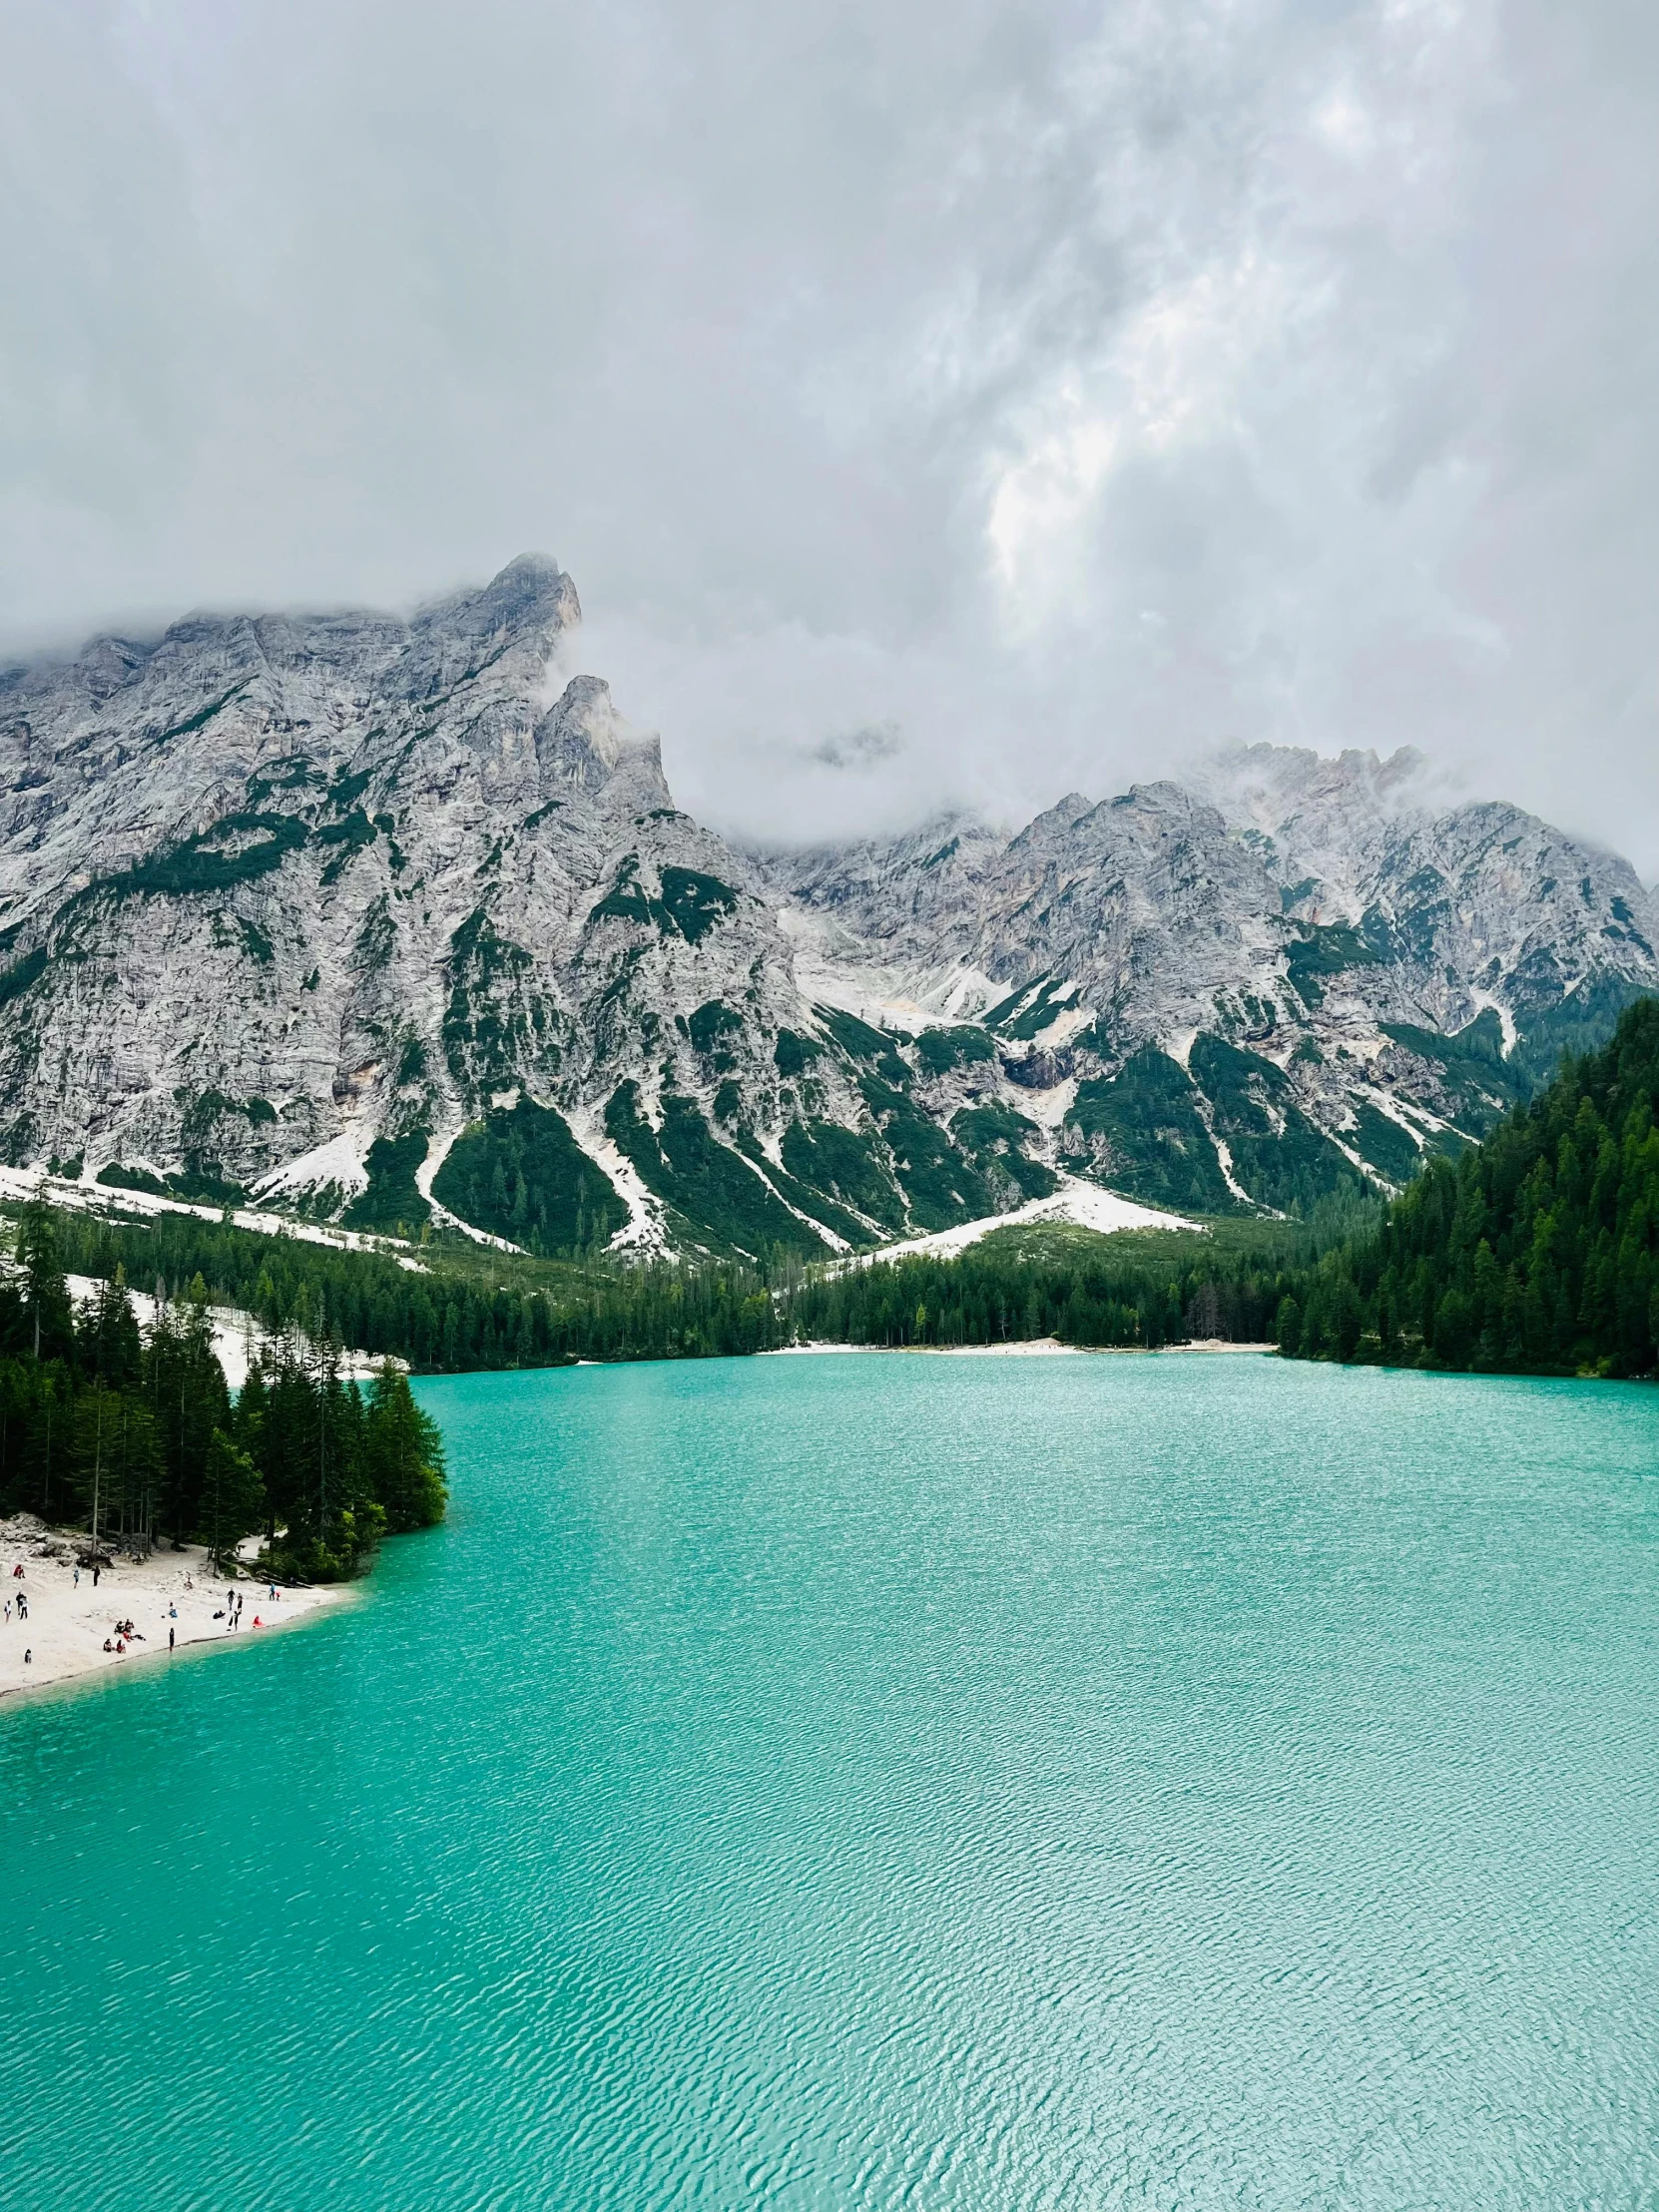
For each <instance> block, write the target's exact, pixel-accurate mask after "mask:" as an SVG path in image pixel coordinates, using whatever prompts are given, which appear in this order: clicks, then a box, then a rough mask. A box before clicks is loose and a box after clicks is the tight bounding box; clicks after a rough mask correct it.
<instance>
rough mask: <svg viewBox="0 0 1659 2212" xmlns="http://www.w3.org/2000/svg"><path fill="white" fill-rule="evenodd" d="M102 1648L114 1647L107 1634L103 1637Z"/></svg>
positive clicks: (107, 1649) (110, 1648)
mask: <svg viewBox="0 0 1659 2212" xmlns="http://www.w3.org/2000/svg"><path fill="white" fill-rule="evenodd" d="M104 1649H105V1650H106V1651H114V1649H115V1646H114V1644H112V1643H111V1642H110V1639H109V1638H108V1636H106V1637H105V1638H104Z"/></svg>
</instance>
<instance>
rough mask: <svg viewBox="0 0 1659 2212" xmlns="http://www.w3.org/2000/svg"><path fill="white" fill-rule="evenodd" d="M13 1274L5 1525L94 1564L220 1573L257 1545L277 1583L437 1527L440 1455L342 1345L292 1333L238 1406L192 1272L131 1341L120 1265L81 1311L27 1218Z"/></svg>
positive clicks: (204, 1296)
mask: <svg viewBox="0 0 1659 2212" xmlns="http://www.w3.org/2000/svg"><path fill="white" fill-rule="evenodd" d="M16 1260H17V1264H16V1268H15V1271H14V1272H13V1274H12V1275H11V1276H10V1277H9V1278H8V1279H7V1280H5V1281H4V1282H0V1511H5V1512H19V1511H28V1512H34V1513H38V1514H39V1515H40V1516H41V1518H42V1519H43V1520H47V1521H55V1522H69V1523H73V1524H74V1525H76V1526H78V1527H83V1528H85V1529H87V1531H88V1540H89V1543H94V1542H96V1546H97V1547H100V1548H105V1549H108V1548H111V1547H113V1548H119V1549H123V1550H136V1551H140V1552H146V1551H148V1550H150V1549H151V1548H153V1547H154V1546H156V1545H158V1544H165V1543H176V1544H182V1543H186V1542H196V1543H203V1544H206V1545H207V1547H208V1548H209V1550H210V1552H211V1553H212V1554H213V1557H214V1560H215V1562H216V1563H218V1564H225V1563H228V1562H229V1561H230V1559H231V1557H232V1555H233V1554H234V1552H235V1551H236V1547H237V1545H238V1544H239V1543H240V1542H241V1541H242V1540H243V1539H244V1538H245V1537H248V1536H252V1535H263V1536H264V1537H265V1539H266V1543H265V1550H264V1554H263V1556H264V1557H265V1559H266V1561H267V1563H268V1565H269V1567H270V1570H271V1572H272V1573H273V1575H275V1576H278V1577H280V1578H281V1579H283V1580H287V1581H307V1582H326V1581H340V1580H344V1579H346V1578H347V1577H349V1576H351V1575H354V1574H356V1573H359V1572H360V1571H361V1570H362V1568H363V1567H364V1566H365V1565H366V1564H367V1561H368V1559H369V1558H370V1556H371V1555H372V1553H373V1550H374V1547H375V1545H376V1544H377V1542H378V1541H379V1538H380V1537H381V1535H383V1534H398V1533H401V1532H404V1531H407V1530H410V1529H415V1528H422V1527H426V1526H429V1525H430V1524H431V1523H433V1522H435V1521H438V1520H441V1519H442V1517H443V1510H444V1502H445V1488H444V1463H443V1447H442V1442H441V1439H440V1438H439V1436H438V1432H437V1428H436V1425H435V1424H434V1423H433V1422H432V1421H431V1420H430V1419H429V1418H428V1417H427V1415H426V1414H424V1413H423V1412H422V1411H421V1410H420V1408H419V1407H418V1406H417V1405H416V1404H415V1402H414V1399H413V1397H412V1395H411V1394H410V1390H409V1385H408V1383H407V1382H406V1381H405V1379H404V1377H403V1376H402V1375H401V1374H400V1373H399V1372H398V1371H397V1370H396V1369H395V1368H393V1367H391V1366H389V1365H388V1366H383V1367H382V1368H381V1370H380V1372H379V1373H378V1374H377V1375H376V1376H375V1377H374V1379H373V1381H372V1382H371V1383H370V1384H369V1387H368V1390H367V1392H366V1394H365V1393H364V1392H363V1391H362V1390H360V1389H359V1388H358V1386H357V1385H356V1384H355V1383H347V1382H344V1381H342V1379H341V1377H340V1373H339V1350H338V1346H337V1343H335V1342H333V1341H330V1340H329V1339H328V1338H327V1337H326V1336H325V1335H324V1336H322V1337H319V1338H317V1339H315V1340H312V1339H307V1338H305V1337H302V1336H301V1335H300V1334H299V1333H298V1332H297V1330H294V1331H290V1332H289V1334H288V1335H287V1336H286V1337H285V1338H284V1339H281V1340H278V1342H277V1344H276V1346H275V1347H274V1348H273V1349H271V1350H270V1351H269V1352H268V1354H267V1356H266V1358H265V1359H264V1361H263V1362H262V1363H260V1364H257V1365H256V1366H255V1367H254V1368H253V1369H252V1370H251V1372H250V1375H249V1378H248V1381H247V1383H245V1384H244V1386H243V1388H242V1389H241V1391H240V1392H239V1393H238V1394H237V1396H236V1399H235V1401H234V1402H233V1399H232V1396H231V1392H230V1389H229V1387H228V1386H227V1383H226V1380H225V1371H224V1369H223V1368H222V1367H221V1365H220V1363H219V1360H218V1358H217V1357H216V1355H215V1352H214V1343H213V1322H212V1318H211V1314H210V1311H209V1292H208V1286H207V1284H206V1282H205V1281H204V1279H203V1277H202V1276H201V1275H200V1273H198V1274H196V1275H195V1276H194V1277H193V1278H192V1279H191V1280H190V1281H189V1282H188V1284H186V1285H184V1286H183V1287H182V1288H181V1289H180V1290H179V1291H178V1292H177V1293H176V1294H175V1295H173V1296H171V1297H170V1296H168V1295H167V1294H166V1286H165V1284H162V1285H159V1286H158V1289H159V1291H160V1293H161V1295H160V1296H159V1297H158V1300H157V1304H156V1310H155V1319H154V1321H153V1323H152V1325H151V1326H150V1327H149V1328H148V1329H141V1328H140V1326H139V1323H138V1321H137V1319H136V1317H135V1315H134V1312H133V1308H132V1302H131V1300H130V1299H129V1297H128V1294H127V1280H126V1274H125V1270H124V1269H123V1268H122V1267H121V1266H120V1264H119V1262H118V1263H117V1264H116V1266H115V1268H114V1270H113V1272H112V1273H111V1274H110V1275H109V1276H108V1277H107V1278H106V1279H105V1280H104V1281H103V1282H102V1283H101V1284H100V1287H99V1289H98V1291H97V1293H96V1295H95V1296H94V1297H93V1298H92V1299H91V1300H89V1301H87V1302H86V1303H85V1304H84V1305H83V1306H82V1307H81V1309H80V1311H79V1312H77V1311H76V1310H75V1307H74V1304H73V1302H72V1300H71V1298H70V1295H69V1289H68V1285H67V1283H66V1280H65V1269H64V1265H63V1255H62V1252H61V1250H60V1245H59V1236H58V1222H57V1221H56V1220H55V1218H54V1216H53V1215H52V1214H51V1213H50V1212H48V1211H47V1209H45V1208H44V1207H29V1208H27V1209H25V1211H24V1213H23V1216H22V1219H21V1221H20V1222H19V1225H18V1232H17V1246H16Z"/></svg>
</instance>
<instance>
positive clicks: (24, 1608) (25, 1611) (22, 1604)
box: [17, 1590, 29, 1621]
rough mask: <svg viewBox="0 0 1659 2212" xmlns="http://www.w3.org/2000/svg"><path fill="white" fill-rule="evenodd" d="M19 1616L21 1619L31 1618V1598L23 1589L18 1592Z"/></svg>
mask: <svg viewBox="0 0 1659 2212" xmlns="http://www.w3.org/2000/svg"><path fill="white" fill-rule="evenodd" d="M17 1617H18V1619H19V1620H20V1621H26V1620H27V1619H28V1618H29V1600H28V1599H27V1598H26V1597H25V1596H24V1595H23V1592H22V1591H21V1590H19V1591H18V1593H17Z"/></svg>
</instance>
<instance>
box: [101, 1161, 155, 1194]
mask: <svg viewBox="0 0 1659 2212" xmlns="http://www.w3.org/2000/svg"><path fill="white" fill-rule="evenodd" d="M98 1181H99V1182H100V1183H102V1184H103V1185H104V1187H105V1189H106V1190H111V1191H148V1192H149V1194H150V1196H151V1197H152V1198H168V1197H171V1195H172V1194H171V1192H170V1191H169V1190H168V1187H167V1185H166V1184H165V1183H164V1182H163V1181H162V1179H161V1177H160V1176H159V1175H151V1174H150V1173H149V1172H148V1170H146V1169H144V1168H129V1167H123V1166H122V1164H121V1162H120V1161H119V1160H112V1161H111V1162H110V1164H109V1165H108V1167H102V1168H100V1169H99V1171H98Z"/></svg>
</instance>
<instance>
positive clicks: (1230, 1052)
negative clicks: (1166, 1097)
mask: <svg viewBox="0 0 1659 2212" xmlns="http://www.w3.org/2000/svg"><path fill="white" fill-rule="evenodd" d="M1190 1064H1191V1068H1192V1074H1193V1078H1194V1080H1195V1081H1196V1082H1197V1083H1198V1084H1199V1085H1200V1086H1201V1087H1202V1089H1203V1090H1204V1093H1205V1095H1206V1096H1207V1097H1208V1099H1209V1101H1210V1105H1211V1109H1212V1112H1213V1113H1214V1116H1215V1133H1216V1135H1217V1136H1218V1137H1221V1138H1223V1139H1225V1141H1226V1144H1227V1147H1228V1150H1229V1151H1230V1152H1231V1154H1232V1156H1233V1173H1234V1176H1235V1177H1236V1178H1237V1180H1238V1181H1239V1183H1240V1184H1241V1185H1242V1186H1243V1188H1244V1189H1245V1190H1247V1191H1248V1192H1249V1193H1250V1195H1251V1197H1252V1198H1253V1199H1255V1200H1256V1202H1257V1203H1258V1205H1262V1206H1272V1207H1274V1208H1276V1209H1277V1210H1278V1211H1279V1212H1280V1213H1287V1214H1302V1215H1306V1214H1309V1213H1311V1212H1312V1211H1313V1209H1314V1207H1315V1206H1316V1205H1317V1204H1318V1203H1319V1201H1320V1200H1321V1199H1322V1198H1327V1197H1330V1196H1331V1195H1332V1194H1333V1193H1334V1192H1336V1191H1338V1190H1340V1189H1342V1188H1343V1186H1344V1185H1354V1186H1356V1187H1363V1178H1362V1177H1361V1175H1360V1173H1359V1171H1358V1169H1356V1168H1355V1166H1354V1165H1353V1163H1352V1162H1351V1161H1350V1160H1348V1159H1346V1158H1345V1157H1344V1155H1343V1153H1342V1152H1341V1151H1340V1150H1339V1148H1338V1147H1337V1146H1336V1145H1334V1144H1333V1143H1332V1142H1331V1140H1330V1138H1329V1137H1328V1136H1326V1134H1325V1132H1324V1131H1323V1130H1322V1129H1319V1128H1316V1127H1315V1125H1314V1123H1313V1122H1311V1121H1310V1120H1309V1119H1308V1116H1307V1115H1306V1114H1305V1113H1304V1112H1303V1111H1302V1109H1301V1107H1300V1106H1299V1105H1298V1104H1297V1103H1296V1094H1295V1092H1294V1091H1293V1090H1292V1088H1291V1084H1290V1079H1289V1077H1288V1076H1286V1075H1285V1074H1284V1073H1283V1072H1282V1071H1281V1070H1280V1069H1279V1068H1277V1067H1275V1066H1274V1064H1273V1062H1272V1061H1271V1060H1264V1059H1263V1058H1262V1057H1261V1056H1260V1054H1258V1053H1255V1052H1244V1051H1241V1050H1240V1048H1239V1047H1238V1046H1237V1045H1234V1044H1229V1043H1228V1042H1227V1041H1226V1039H1225V1038H1223V1037H1213V1036H1210V1035H1209V1034H1208V1033H1207V1032H1206V1033H1202V1034H1201V1035H1200V1036H1199V1038H1198V1041H1197V1042H1196V1043H1195V1044H1194V1046H1193V1050H1192V1060H1191V1063H1190Z"/></svg>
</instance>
